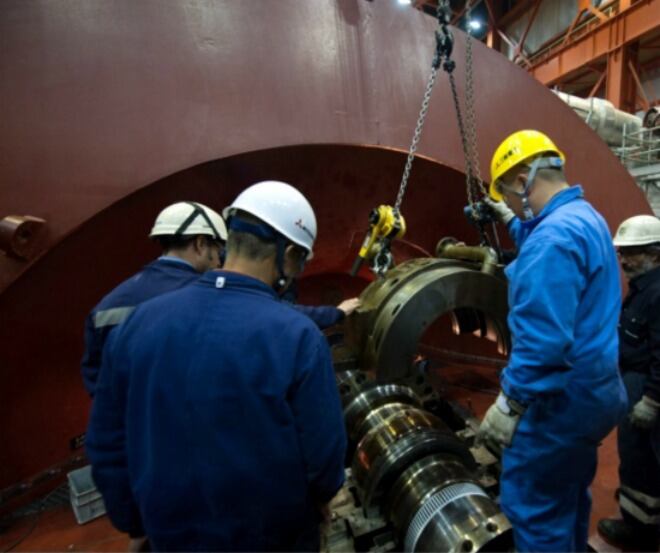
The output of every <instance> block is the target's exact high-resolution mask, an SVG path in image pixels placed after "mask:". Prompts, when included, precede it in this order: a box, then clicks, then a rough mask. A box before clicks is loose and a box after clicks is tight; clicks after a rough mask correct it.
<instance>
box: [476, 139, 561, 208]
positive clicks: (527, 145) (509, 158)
mask: <svg viewBox="0 0 660 553" xmlns="http://www.w3.org/2000/svg"><path fill="white" fill-rule="evenodd" d="M540 154H557V155H558V156H559V157H560V158H561V160H562V161H564V160H565V158H564V154H563V153H562V152H561V151H560V150H559V149H558V148H557V146H555V143H554V142H553V141H552V140H550V138H548V137H547V136H546V135H545V134H543V133H542V132H539V131H531V130H527V131H517V132H514V133H513V134H512V135H510V136H508V137H507V138H505V139H504V140H503V141H502V143H501V144H500V145H499V146H498V147H497V150H495V154H494V155H493V159H492V160H491V162H490V188H489V190H488V193H489V194H490V197H491V198H493V200H495V201H496V202H501V201H502V200H503V198H502V194H500V193H499V191H498V190H497V188H496V186H495V183H496V182H497V180H498V179H500V178H501V177H502V176H503V175H504V174H505V173H506V172H507V171H509V170H510V169H512V168H513V167H515V166H516V165H518V164H519V163H524V162H525V161H528V160H531V159H532V158H535V157H536V156H538V155H540Z"/></svg>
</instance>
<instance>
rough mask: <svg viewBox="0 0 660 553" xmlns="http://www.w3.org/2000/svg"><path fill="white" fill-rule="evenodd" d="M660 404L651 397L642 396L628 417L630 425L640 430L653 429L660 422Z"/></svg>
mask: <svg viewBox="0 0 660 553" xmlns="http://www.w3.org/2000/svg"><path fill="white" fill-rule="evenodd" d="M659 414H660V402H657V401H655V400H652V399H651V398H650V397H649V396H642V399H640V400H639V401H638V402H637V403H635V405H634V406H633V409H632V411H631V413H630V415H629V416H628V418H629V419H630V424H632V425H633V426H637V427H638V428H644V429H647V430H648V429H651V428H653V426H654V425H655V424H656V422H658V415H659Z"/></svg>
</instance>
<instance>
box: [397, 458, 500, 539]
mask: <svg viewBox="0 0 660 553" xmlns="http://www.w3.org/2000/svg"><path fill="white" fill-rule="evenodd" d="M385 512H386V513H387V516H388V519H389V520H391V521H392V523H393V524H394V527H395V528H396V530H397V534H398V537H399V540H400V542H401V543H403V544H404V550H405V551H411V552H412V551H457V552H458V551H510V550H512V546H513V542H512V536H511V524H510V523H509V521H508V520H507V519H506V517H505V516H504V515H503V514H502V512H501V511H500V509H499V507H498V506H497V505H496V504H495V502H494V501H493V500H492V499H491V498H490V497H489V496H488V494H487V493H486V492H485V491H484V490H483V489H482V488H481V487H480V486H479V483H478V482H477V481H476V479H475V478H474V473H473V472H471V471H469V470H468V469H467V467H466V466H465V465H464V464H463V463H462V462H461V460H460V459H458V458H456V457H453V456H451V455H447V454H438V455H430V456H428V457H425V458H423V459H421V460H419V461H417V462H416V463H414V464H413V465H411V466H410V467H409V468H408V469H406V471H404V472H403V473H402V474H401V476H400V477H399V478H398V479H397V481H396V483H395V484H394V486H392V489H391V490H390V491H389V493H388V494H387V499H386V507H385Z"/></svg>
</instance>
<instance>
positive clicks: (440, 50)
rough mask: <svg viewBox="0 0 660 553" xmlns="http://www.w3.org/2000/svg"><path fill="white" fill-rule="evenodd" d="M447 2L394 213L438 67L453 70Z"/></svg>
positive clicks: (442, 7)
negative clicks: (450, 57)
mask: <svg viewBox="0 0 660 553" xmlns="http://www.w3.org/2000/svg"><path fill="white" fill-rule="evenodd" d="M450 13H451V12H450V9H449V2H448V1H447V0H440V1H439V2H438V8H437V19H438V30H437V31H436V32H435V41H436V45H435V56H434V58H433V64H432V67H431V74H430V75H429V79H428V82H427V84H426V90H425V91H424V98H423V100H422V107H421V109H420V110H419V116H418V118H417V124H416V126H415V132H414V133H413V138H412V142H411V144H410V149H409V150H408V157H407V158H406V164H405V166H404V169H403V175H402V176H401V183H400V184H399V192H398V193H397V196H396V201H395V202H394V211H395V213H399V211H400V208H401V203H402V202H403V197H404V195H405V193H406V188H407V187H408V181H409V180H410V171H411V170H412V164H413V161H414V160H415V154H416V153H417V147H418V146H419V140H420V138H421V136H422V129H423V128H424V122H425V121H426V115H427V113H428V111H429V103H430V101H431V93H432V92H433V87H434V86H435V82H436V80H437V77H438V71H439V69H440V65H441V64H442V63H443V60H444V69H445V70H446V71H448V72H451V71H452V70H453V62H452V61H451V60H450V59H449V56H450V55H451V51H452V48H453V37H452V36H451V33H450V32H449V29H448V28H447V25H448V23H449V14H450Z"/></svg>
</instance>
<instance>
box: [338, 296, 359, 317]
mask: <svg viewBox="0 0 660 553" xmlns="http://www.w3.org/2000/svg"><path fill="white" fill-rule="evenodd" d="M360 305H361V302H360V298H350V299H348V300H344V301H343V302H341V303H340V304H339V305H338V306H337V309H339V310H340V311H343V312H344V315H345V316H346V317H348V316H349V315H350V314H351V313H353V311H355V310H356V309H357V308H358V307H360Z"/></svg>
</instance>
